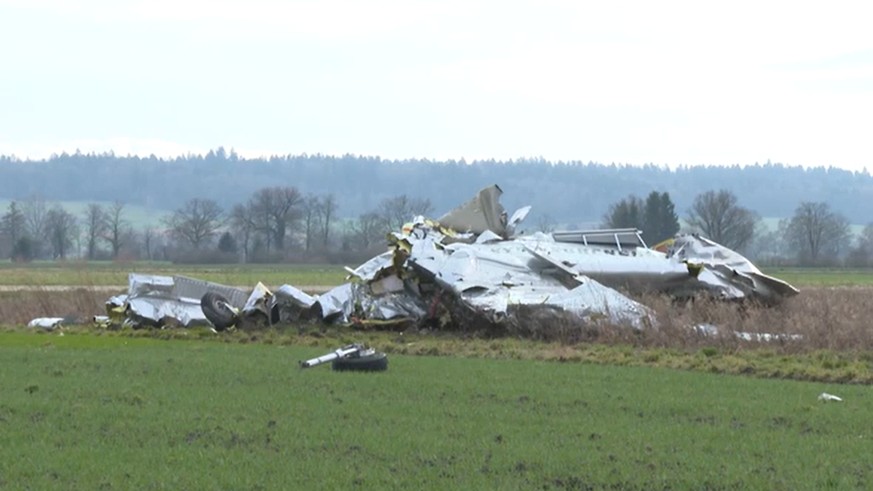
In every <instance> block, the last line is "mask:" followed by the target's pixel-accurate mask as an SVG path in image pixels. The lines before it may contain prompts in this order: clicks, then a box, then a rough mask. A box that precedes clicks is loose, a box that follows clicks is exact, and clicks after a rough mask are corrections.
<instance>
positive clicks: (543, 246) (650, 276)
mask: <svg viewBox="0 0 873 491" xmlns="http://www.w3.org/2000/svg"><path fill="white" fill-rule="evenodd" d="M501 194H502V191H501V190H500V188H499V187H498V186H496V185H495V186H490V187H487V188H485V189H482V190H481V191H480V192H479V193H478V194H477V195H476V196H475V197H474V198H473V199H472V200H471V201H469V202H467V203H465V204H464V205H462V206H460V207H458V208H456V209H455V210H453V211H451V212H449V213H447V214H445V215H444V216H442V217H440V218H439V219H436V220H431V219H427V218H424V217H416V218H415V219H414V220H413V221H412V222H411V223H409V224H407V225H405V226H404V227H403V230H402V231H400V232H395V233H391V234H389V236H388V244H389V248H388V251H386V252H385V253H383V254H380V255H378V256H376V257H374V258H372V259H371V260H369V261H367V262H365V263H364V264H362V265H360V266H358V267H357V268H355V269H350V268H347V269H348V271H349V276H348V282H347V283H345V284H343V285H340V286H337V287H336V288H333V289H332V290H329V291H327V292H326V293H324V294H321V295H310V294H308V293H306V292H304V291H302V290H301V289H299V288H296V287H294V286H292V285H283V286H281V287H279V288H277V289H275V290H270V289H268V288H267V287H266V286H264V285H263V284H260V283H259V284H258V285H257V286H256V287H255V288H254V289H253V290H252V291H251V292H246V291H244V290H242V289H239V288H234V287H229V286H224V285H219V284H215V283H210V282H206V281H201V280H195V279H191V278H185V277H180V276H174V277H167V276H154V275H141V274H131V275H130V282H129V289H128V292H127V294H126V295H119V296H116V297H112V298H111V299H109V301H108V302H107V309H108V310H109V311H110V314H111V315H115V316H122V317H123V318H124V322H125V323H127V324H130V325H133V326H165V325H179V326H186V327H188V326H195V325H205V326H212V327H213V328H214V329H215V330H219V331H220V330H224V329H227V328H230V327H232V326H244V325H246V324H248V323H261V324H266V325H272V324H280V323H289V322H300V321H314V322H326V323H364V324H379V323H386V324H395V325H401V324H404V323H406V324H408V323H412V324H418V325H431V326H434V327H438V328H447V329H469V328H476V327H477V326H478V327H481V326H499V325H500V324H502V323H508V322H524V321H525V320H526V319H531V318H548V316H550V315H564V316H567V315H569V316H575V317H577V318H578V319H579V320H581V321H585V322H589V323H608V324H612V325H629V326H634V327H638V328H642V327H645V326H647V325H651V324H652V323H653V322H654V321H653V317H654V316H653V314H652V312H651V310H650V309H649V308H647V307H646V306H645V305H642V304H640V303H638V302H637V301H636V300H633V299H632V298H630V297H629V296H627V295H635V294H639V293H643V292H660V293H664V294H668V295H672V296H675V297H693V296H697V295H701V294H706V295H711V296H713V297H716V298H720V299H725V300H742V299H751V300H754V301H758V302H762V303H766V304H773V303H777V302H779V301H781V300H782V299H783V298H785V297H788V296H792V295H795V294H797V292H798V291H797V289H796V288H794V287H793V286H791V285H789V284H788V283H786V282H784V281H782V280H779V279H777V278H774V277H772V276H768V275H766V274H763V273H762V272H761V271H760V270H759V269H758V268H757V267H755V265H754V264H752V263H751V262H750V261H749V260H748V259H746V258H745V257H743V256H742V255H740V254H739V253H737V252H735V251H733V250H730V249H728V248H726V247H724V246H721V245H719V244H716V243H715V242H712V241H710V240H708V239H705V238H703V237H700V236H697V235H680V236H677V237H675V238H673V239H671V240H669V241H667V242H666V243H663V244H661V245H659V247H658V249H659V250H655V249H652V248H649V247H647V246H646V244H645V242H644V241H643V239H642V237H641V234H640V232H639V231H638V230H635V229H606V230H582V231H563V232H554V233H548V234H547V233H539V232H538V233H533V234H516V233H515V230H516V227H517V226H518V224H519V223H520V222H521V221H522V220H523V219H524V218H525V216H526V215H527V213H528V212H529V211H530V207H524V208H522V209H520V210H518V211H516V212H515V213H514V214H513V215H512V216H510V217H507V214H506V213H505V211H504V209H503V207H502V205H501V204H500V202H499V197H500V195H501ZM662 247H663V250H660V249H662Z"/></svg>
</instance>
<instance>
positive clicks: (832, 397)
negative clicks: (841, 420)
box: [818, 392, 843, 402]
mask: <svg viewBox="0 0 873 491" xmlns="http://www.w3.org/2000/svg"><path fill="white" fill-rule="evenodd" d="M818 400H820V401H822V402H843V398H842V397H837V396H835V395H833V394H828V393H827V392H822V393H821V394H819V395H818Z"/></svg>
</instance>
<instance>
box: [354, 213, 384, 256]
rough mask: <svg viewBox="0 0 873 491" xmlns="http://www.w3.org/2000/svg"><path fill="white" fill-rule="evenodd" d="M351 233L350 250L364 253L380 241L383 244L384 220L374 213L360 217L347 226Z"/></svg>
mask: <svg viewBox="0 0 873 491" xmlns="http://www.w3.org/2000/svg"><path fill="white" fill-rule="evenodd" d="M349 229H350V232H351V234H350V235H351V237H350V238H351V240H352V244H351V249H353V250H359V251H366V250H369V249H370V248H371V247H372V246H374V245H376V244H377V243H378V242H377V241H379V240H380V239H382V242H384V234H385V230H384V219H383V218H382V217H381V216H379V214H378V213H376V212H373V211H371V212H368V213H364V214H362V215H360V216H359V217H358V219H357V220H355V221H354V222H352V223H351V225H350V226H349Z"/></svg>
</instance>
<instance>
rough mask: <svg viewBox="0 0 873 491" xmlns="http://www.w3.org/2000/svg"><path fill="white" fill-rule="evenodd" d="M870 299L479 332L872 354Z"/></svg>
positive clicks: (7, 304) (16, 311)
mask: <svg viewBox="0 0 873 491" xmlns="http://www.w3.org/2000/svg"><path fill="white" fill-rule="evenodd" d="M871 296H873V287H814V288H806V289H804V290H803V291H802V292H801V293H800V295H798V296H797V297H794V298H791V299H788V300H787V301H786V302H784V303H783V304H781V305H778V306H776V307H762V306H756V305H748V304H737V303H724V302H717V301H711V300H697V301H695V302H693V303H682V304H678V303H675V302H673V301H671V300H670V299H669V298H666V297H657V296H652V297H648V298H644V299H642V302H643V303H644V304H646V305H649V306H650V307H652V308H653V310H654V311H655V312H656V313H657V317H658V327H657V328H654V329H645V330H642V331H639V330H634V329H629V328H617V327H615V326H591V325H579V323H578V322H574V321H572V320H570V319H569V318H568V317H566V316H554V315H553V316H549V317H547V318H530V319H526V320H525V321H524V322H521V323H517V324H515V325H513V326H511V327H510V328H509V329H508V330H505V331H495V330H493V329H489V330H487V331H486V330H482V331H479V336H478V337H480V338H481V337H483V336H485V337H489V336H490V337H493V336H495V335H496V334H503V335H509V336H511V337H521V338H532V339H538V340H543V341H552V342H560V343H562V344H568V345H573V344H578V343H597V344H606V345H619V344H621V345H631V346H636V347H646V348H668V349H677V350H682V351H690V350H698V349H701V348H704V347H711V348H715V349H717V350H718V351H719V352H720V353H732V352H738V351H741V350H744V349H747V348H754V347H761V346H767V347H768V348H769V349H773V350H776V351H777V352H779V353H784V354H793V353H808V352H811V351H817V350H829V351H842V352H858V351H873V322H871V319H873V302H870V301H868V299H869V298H870V297H871ZM107 298H108V295H107V294H106V293H105V292H103V291H94V290H89V289H83V288H79V289H72V290H69V291H42V290H38V289H37V290H30V291H21V292H0V324H4V325H22V324H26V323H27V322H29V321H30V320H31V319H33V318H36V317H67V318H69V319H71V321H72V320H76V321H79V322H88V320H89V319H90V318H91V316H93V315H98V314H103V313H104V302H105V301H106V300H107ZM71 323H72V322H71ZM702 324H709V325H713V326H717V327H718V328H719V333H718V334H716V335H712V334H709V335H704V334H701V333H700V332H699V331H696V330H695V329H694V328H693V326H698V325H702ZM734 332H748V333H768V334H773V335H800V336H802V340H789V339H777V340H772V341H769V342H758V341H745V340H743V339H740V338H739V337H737V336H736V335H735V334H734ZM469 334H470V333H468V335H469Z"/></svg>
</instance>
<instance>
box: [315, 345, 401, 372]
mask: <svg viewBox="0 0 873 491" xmlns="http://www.w3.org/2000/svg"><path fill="white" fill-rule="evenodd" d="M325 363H331V364H332V365H333V369H334V370H348V371H359V372H377V371H383V370H387V369H388V357H387V356H386V355H385V353H381V352H378V351H376V350H374V349H373V348H368V347H366V346H364V345H362V344H358V343H354V344H350V345H348V346H343V347H342V348H339V349H337V350H335V351H333V352H332V353H328V354H326V355H322V356H319V357H317V358H312V359H309V360H305V361H301V362H300V368H311V367H315V366H318V365H323V364H325Z"/></svg>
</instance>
